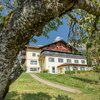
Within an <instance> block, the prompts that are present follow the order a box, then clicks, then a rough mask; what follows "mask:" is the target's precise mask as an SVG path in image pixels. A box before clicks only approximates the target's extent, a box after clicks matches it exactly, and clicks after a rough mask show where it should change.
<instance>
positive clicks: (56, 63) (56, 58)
mask: <svg viewBox="0 0 100 100" xmlns="http://www.w3.org/2000/svg"><path fill="white" fill-rule="evenodd" d="M49 58H54V59H55V62H49V60H48V59H49ZM58 58H62V59H63V62H58ZM67 59H71V62H72V63H74V60H76V59H74V58H63V57H52V56H46V58H45V63H46V65H45V69H48V70H49V73H52V66H55V73H58V69H57V66H59V65H61V64H64V63H67ZM77 60H78V61H79V63H78V64H82V63H81V60H85V64H87V62H86V59H77ZM71 69H72V68H71Z"/></svg>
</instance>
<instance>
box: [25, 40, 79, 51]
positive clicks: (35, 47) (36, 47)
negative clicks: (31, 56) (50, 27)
mask: <svg viewBox="0 0 100 100" xmlns="http://www.w3.org/2000/svg"><path fill="white" fill-rule="evenodd" d="M58 42H62V43H64V44H65V45H67V46H69V47H70V48H71V49H73V50H75V51H78V49H76V48H75V47H73V46H72V45H70V44H69V43H67V42H65V41H64V40H59V41H55V42H53V43H49V44H46V45H43V46H29V45H26V47H27V48H33V49H43V48H45V47H47V46H50V45H52V44H56V43H58Z"/></svg>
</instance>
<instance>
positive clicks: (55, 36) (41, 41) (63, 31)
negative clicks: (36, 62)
mask: <svg viewBox="0 0 100 100" xmlns="http://www.w3.org/2000/svg"><path fill="white" fill-rule="evenodd" d="M68 30H69V27H68V25H67V19H65V18H64V19H63V25H61V26H60V27H59V28H58V30H57V31H55V30H54V31H51V32H49V33H48V36H49V38H46V37H44V36H40V37H37V36H35V37H34V38H35V39H36V40H37V42H36V43H33V42H30V45H31V46H41V45H45V44H48V43H52V42H54V41H57V40H60V39H63V40H64V41H66V42H67V41H68Z"/></svg>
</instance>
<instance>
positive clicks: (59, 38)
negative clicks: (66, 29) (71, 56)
mask: <svg viewBox="0 0 100 100" xmlns="http://www.w3.org/2000/svg"><path fill="white" fill-rule="evenodd" d="M60 40H62V37H60V36H57V37H56V38H55V40H54V42H56V41H60Z"/></svg>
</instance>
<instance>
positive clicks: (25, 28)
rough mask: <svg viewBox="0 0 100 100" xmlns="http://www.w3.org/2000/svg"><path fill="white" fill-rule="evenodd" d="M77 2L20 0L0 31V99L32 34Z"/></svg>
mask: <svg viewBox="0 0 100 100" xmlns="http://www.w3.org/2000/svg"><path fill="white" fill-rule="evenodd" d="M76 1H77V0H20V2H21V3H19V4H20V5H19V6H18V8H17V9H16V10H15V11H14V12H13V13H12V14H11V16H10V19H9V21H8V22H7V25H6V26H4V27H3V28H2V31H1V32H0V100H3V99H4V97H5V95H6V93H7V91H8V89H9V85H10V83H9V76H10V74H11V71H12V67H13V66H14V63H15V61H16V57H17V55H18V52H19V51H20V50H21V49H23V48H24V46H25V44H26V43H27V41H28V40H29V39H30V38H32V36H36V35H41V33H42V30H43V27H44V26H45V25H46V23H47V22H49V21H50V20H51V19H54V18H55V17H57V16H61V15H63V14H65V13H66V12H68V11H70V10H71V9H73V6H74V5H75V3H76ZM79 1H81V0H79ZM82 7H83V6H82ZM84 8H85V7H84ZM81 9H83V8H81ZM91 9H92V8H91ZM91 12H92V11H91ZM95 12H96V11H95Z"/></svg>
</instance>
